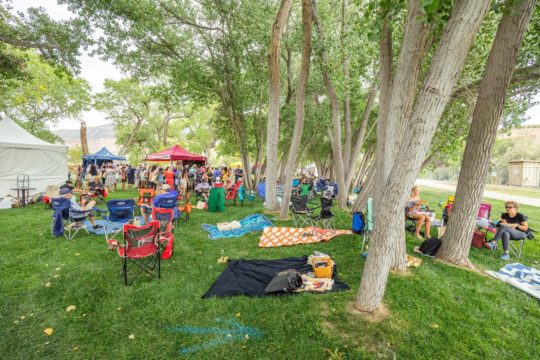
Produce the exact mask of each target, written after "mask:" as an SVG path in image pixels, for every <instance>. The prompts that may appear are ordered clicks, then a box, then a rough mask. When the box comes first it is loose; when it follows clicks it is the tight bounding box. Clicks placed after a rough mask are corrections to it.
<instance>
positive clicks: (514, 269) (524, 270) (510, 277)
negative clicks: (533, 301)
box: [486, 263, 540, 299]
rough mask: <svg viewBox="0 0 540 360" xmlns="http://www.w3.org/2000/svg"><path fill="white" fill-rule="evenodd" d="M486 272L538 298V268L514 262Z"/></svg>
mask: <svg viewBox="0 0 540 360" xmlns="http://www.w3.org/2000/svg"><path fill="white" fill-rule="evenodd" d="M486 273H487V274H489V275H491V276H493V277H494V278H496V279H499V280H501V281H504V282H505V283H507V284H509V285H512V286H513V287H516V288H518V289H519V290H521V291H524V292H526V293H527V294H529V295H531V296H534V297H535V298H537V299H540V270H537V269H535V268H531V267H528V266H525V265H523V264H519V263H514V264H508V265H506V266H505V267H503V268H501V269H500V270H499V271H486Z"/></svg>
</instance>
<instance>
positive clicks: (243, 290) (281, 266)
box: [203, 256, 350, 299]
mask: <svg viewBox="0 0 540 360" xmlns="http://www.w3.org/2000/svg"><path fill="white" fill-rule="evenodd" d="M307 259H308V257H307V256H302V257H290V258H285V259H277V260H231V261H229V265H228V266H227V268H226V269H225V270H223V272H222V273H221V275H219V277H218V278H217V280H216V281H215V282H214V284H213V285H212V287H210V289H209V290H208V291H207V292H206V294H204V295H203V299H207V298H209V297H226V296H234V295H246V296H262V295H265V294H264V289H266V286H267V285H268V284H269V283H270V281H271V280H272V279H273V278H274V277H275V276H276V274H277V273H279V272H281V271H285V270H288V269H295V270H297V271H298V272H299V273H301V274H306V273H308V272H310V271H312V267H311V265H309V264H308V263H307ZM333 279H334V286H332V290H331V291H332V292H333V291H342V290H349V289H350V288H349V285H347V284H346V283H344V282H342V281H341V280H339V278H338V277H337V270H336V268H335V267H334V275H333Z"/></svg>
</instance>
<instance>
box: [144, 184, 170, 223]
mask: <svg viewBox="0 0 540 360" xmlns="http://www.w3.org/2000/svg"><path fill="white" fill-rule="evenodd" d="M161 190H163V191H164V192H163V193H162V194H159V195H157V196H156V197H155V198H154V200H153V201H152V205H148V204H141V215H142V217H143V219H144V222H145V223H148V215H150V214H152V208H154V207H156V206H157V205H158V203H159V200H161V199H164V198H174V199H177V198H178V190H172V189H171V186H170V185H169V184H163V185H162V186H161Z"/></svg>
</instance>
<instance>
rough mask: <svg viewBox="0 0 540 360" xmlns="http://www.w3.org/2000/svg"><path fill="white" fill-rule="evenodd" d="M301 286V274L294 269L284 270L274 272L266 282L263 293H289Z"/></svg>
mask: <svg viewBox="0 0 540 360" xmlns="http://www.w3.org/2000/svg"><path fill="white" fill-rule="evenodd" d="M300 287H302V276H301V275H300V273H299V272H298V271H296V270H294V269H289V270H285V271H282V272H279V273H277V274H276V276H275V277H274V278H273V279H272V280H271V281H270V282H269V283H268V285H267V286H266V289H264V293H265V294H283V293H291V292H293V291H294V290H297V289H299V288H300Z"/></svg>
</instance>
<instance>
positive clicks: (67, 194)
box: [59, 187, 102, 229]
mask: <svg viewBox="0 0 540 360" xmlns="http://www.w3.org/2000/svg"><path fill="white" fill-rule="evenodd" d="M59 193H60V196H62V197H64V198H66V199H69V201H70V202H71V204H70V209H73V210H76V211H87V210H92V209H93V208H94V206H96V202H95V201H89V202H88V203H86V204H85V205H79V204H78V203H77V201H76V200H75V197H74V196H73V190H72V189H70V188H67V187H65V188H62V189H60V191H59ZM74 220H77V219H74ZM88 220H89V221H90V223H91V224H92V228H94V229H99V228H101V227H102V226H101V225H97V224H96V221H95V220H94V216H93V214H90V215H89V216H88Z"/></svg>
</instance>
